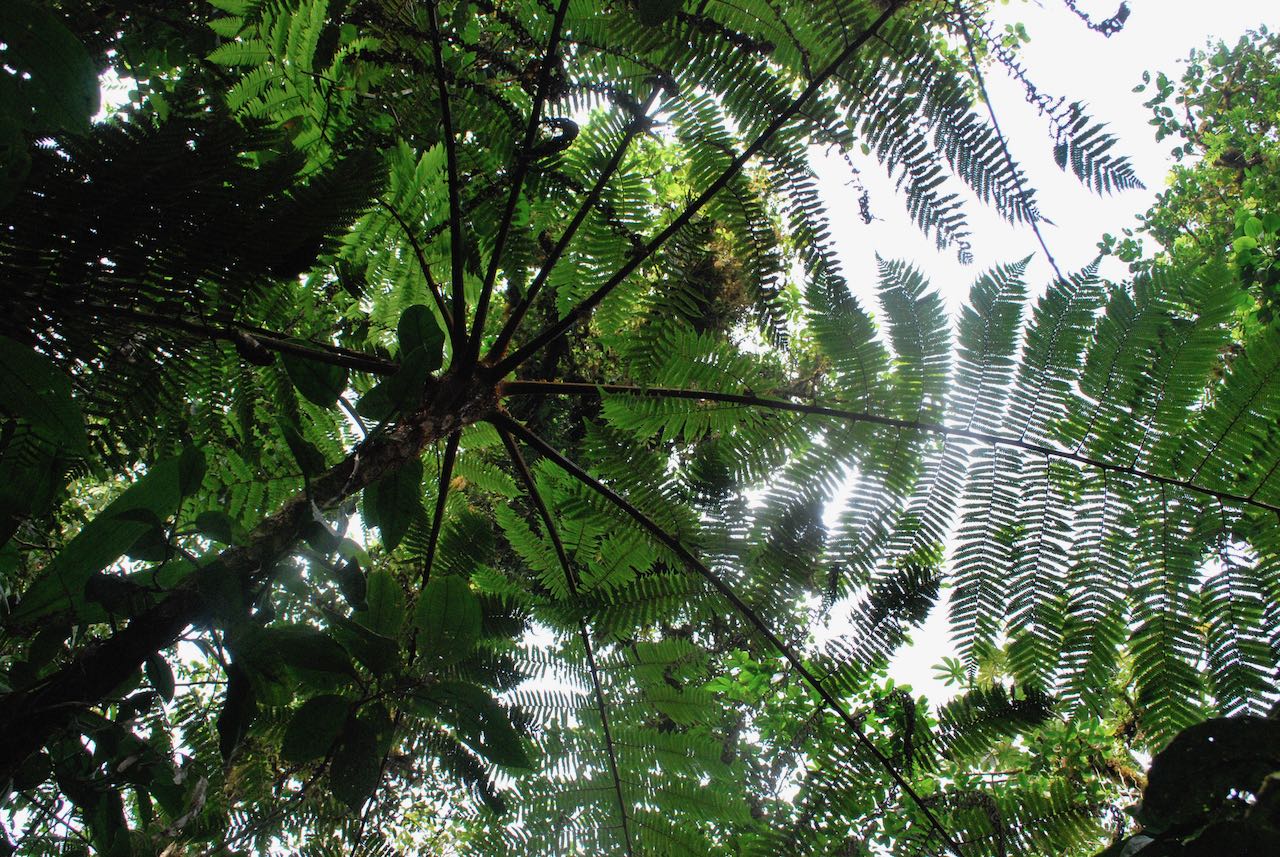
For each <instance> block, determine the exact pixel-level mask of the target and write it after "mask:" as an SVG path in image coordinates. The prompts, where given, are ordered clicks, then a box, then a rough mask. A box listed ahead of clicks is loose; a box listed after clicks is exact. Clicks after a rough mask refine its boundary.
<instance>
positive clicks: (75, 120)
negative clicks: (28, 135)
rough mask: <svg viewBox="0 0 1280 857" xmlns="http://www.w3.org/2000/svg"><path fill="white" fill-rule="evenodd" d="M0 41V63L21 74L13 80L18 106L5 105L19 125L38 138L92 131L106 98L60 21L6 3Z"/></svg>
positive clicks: (16, 1)
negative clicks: (52, 133) (0, 45)
mask: <svg viewBox="0 0 1280 857" xmlns="http://www.w3.org/2000/svg"><path fill="white" fill-rule="evenodd" d="M0 42H3V43H4V45H5V49H4V50H3V51H0V62H3V64H4V65H6V66H8V67H9V68H12V69H15V70H16V72H17V73H16V74H15V75H13V78H16V80H13V81H11V82H12V83H13V84H14V86H13V95H14V96H15V98H14V100H15V102H16V103H14V104H12V105H5V106H6V107H9V108H10V109H12V110H13V115H14V118H15V119H16V120H17V121H18V122H19V124H21V125H22V126H23V127H25V128H28V129H31V130H34V131H36V132H38V133H48V132H50V131H55V130H58V129H65V130H68V131H86V130H88V128H89V120H90V119H91V118H93V115H94V114H95V113H97V112H98V105H99V99H100V97H101V96H100V90H99V87H98V75H97V71H96V70H95V69H94V67H93V61H92V60H91V59H90V58H89V52H88V51H86V50H85V47H84V45H83V44H81V42H80V40H79V39H77V38H76V36H75V34H73V33H72V32H71V31H70V30H69V29H67V27H66V25H65V24H63V23H62V21H61V20H60V19H59V18H58V16H57V15H56V14H55V13H54V12H52V11H50V10H49V9H47V8H45V7H43V6H41V5H39V4H35V3H27V2H24V0H5V3H4V4H2V5H0ZM6 77H9V75H6ZM18 81H20V83H19V82H18Z"/></svg>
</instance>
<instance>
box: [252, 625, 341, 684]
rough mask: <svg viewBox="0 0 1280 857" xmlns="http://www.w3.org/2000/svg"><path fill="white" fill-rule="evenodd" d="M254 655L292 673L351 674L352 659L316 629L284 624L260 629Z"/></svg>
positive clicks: (334, 642)
mask: <svg viewBox="0 0 1280 857" xmlns="http://www.w3.org/2000/svg"><path fill="white" fill-rule="evenodd" d="M254 650H255V652H254V656H255V658H260V657H263V656H267V655H270V656H273V657H275V658H278V659H279V660H280V661H282V662H283V663H285V664H286V665H287V666H289V667H291V668H293V669H295V670H304V671H309V672H321V673H334V674H337V675H353V674H354V672H355V670H354V667H352V665H351V658H350V657H349V656H348V655H347V653H346V650H345V649H343V648H342V646H340V645H338V642H337V641H336V640H334V639H333V638H332V637H330V636H329V635H328V634H325V633H324V632H323V631H317V630H316V629H315V628H308V627H306V626H305V625H283V626H276V627H272V628H264V629H262V632H261V634H260V635H259V636H258V637H257V638H256V639H255V641H254Z"/></svg>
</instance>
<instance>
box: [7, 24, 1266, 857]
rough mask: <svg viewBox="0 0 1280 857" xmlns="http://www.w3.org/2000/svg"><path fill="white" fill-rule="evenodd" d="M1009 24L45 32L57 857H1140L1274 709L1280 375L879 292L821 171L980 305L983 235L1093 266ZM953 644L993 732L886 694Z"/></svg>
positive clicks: (32, 221)
mask: <svg viewBox="0 0 1280 857" xmlns="http://www.w3.org/2000/svg"><path fill="white" fill-rule="evenodd" d="M986 5H987V4H985V3H980V2H954V3H952V2H893V0H890V2H869V1H868V2H848V0H838V1H837V0H833V2H823V1H822V0H819V2H810V3H803V4H792V3H785V2H772V0H751V2H748V3H745V4H729V3H717V2H704V3H698V4H695V3H685V4H682V3H679V2H650V0H642V2H639V3H628V2H624V3H617V4H609V3H596V2H592V0H548V2H489V0H479V2H459V3H454V2H442V3H439V4H432V3H410V2H399V0H350V2H340V0H281V2H253V0H212V2H210V3H205V2H203V0H202V2H194V0H193V2H189V3H180V4H163V5H162V6H161V5H156V6H154V7H153V6H151V5H149V4H144V3H92V4H91V3H81V2H74V0H68V2H61V3H55V4H42V5H35V4H27V3H25V2H24V3H21V4H19V5H18V8H19V9H20V11H19V12H18V14H17V17H15V16H14V14H13V13H11V12H4V13H3V17H2V18H0V23H3V25H4V27H5V30H4V32H3V34H2V35H3V39H2V40H3V41H4V43H5V44H6V45H7V47H6V49H5V50H6V56H5V63H6V65H7V66H9V67H11V68H14V69H16V70H17V71H18V72H26V73H27V76H25V77H24V76H22V75H21V74H8V73H6V76H5V77H3V78H0V81H3V84H4V86H5V87H6V88H5V89H2V90H0V95H3V96H4V98H5V100H4V101H3V102H0V103H2V104H3V105H4V109H5V111H6V112H5V113H4V115H3V117H2V118H3V122H4V124H3V125H0V131H3V134H4V136H3V138H0V140H2V141H3V143H4V145H5V146H6V147H8V148H7V151H9V150H11V151H13V152H15V153H17V154H16V155H15V157H14V158H13V159H12V164H13V167H12V168H11V169H9V170H7V171H6V173H5V175H4V176H3V182H4V183H3V185H2V186H0V202H2V203H3V206H4V207H3V208H0V219H2V220H3V224H4V229H3V233H2V236H3V237H0V276H2V277H3V283H2V285H3V294H4V298H3V300H4V307H3V308H4V312H3V313H2V314H0V318H3V321H0V334H2V335H3V338H0V351H2V352H3V358H4V359H3V367H4V368H3V370H2V374H0V415H2V416H3V418H4V424H3V434H2V435H0V456H2V457H0V469H2V470H3V475H4V478H3V479H2V480H0V521H2V522H3V523H2V524H0V528H2V531H0V537H2V538H4V539H5V540H6V542H5V544H4V547H3V549H2V552H0V569H2V570H3V573H4V585H5V588H6V594H7V595H8V596H9V597H8V598H7V599H6V602H5V617H4V630H3V634H2V635H0V656H2V657H3V669H4V677H3V681H4V685H3V687H0V780H2V781H4V782H5V783H7V792H6V794H7V797H6V801H7V802H6V803H5V804H4V807H5V813H4V818H5V819H6V823H7V824H8V826H9V827H8V830H9V831H13V832H15V833H18V834H20V838H21V839H22V843H21V851H22V853H29V854H44V853H64V851H63V850H62V849H64V848H68V847H70V848H75V849H80V850H81V851H83V850H86V849H88V850H92V851H93V852H94V853H100V854H107V855H129V854H135V853H136V854H144V853H166V854H170V855H177V854H202V853H243V852H253V851H267V850H271V849H276V850H281V851H284V850H289V851H298V852H301V853H308V854H330V853H350V854H391V853H402V852H409V853H440V854H454V853H459V854H460V853H468V854H472V853H473V854H485V855H500V854H506V853H511V854H571V853H584V854H586V853H590V854H595V853H608V854H626V855H641V854H651V855H675V854H698V855H707V854H714V855H721V854H724V855H729V854H734V855H747V854H762V855H763V854H789V855H790V854H796V855H799V854H864V853H872V851H871V849H872V848H879V849H889V850H891V851H892V852H893V853H900V854H943V853H951V854H957V855H962V857H970V855H978V854H993V855H1010V854H1024V853H1045V854H1048V853H1054V854H1062V853H1091V851H1093V850H1097V848H1099V847H1101V846H1102V845H1104V844H1105V843H1106V841H1107V836H1108V835H1111V834H1114V835H1115V836H1116V837H1117V838H1118V837H1119V836H1120V835H1121V834H1122V833H1124V832H1125V830H1124V826H1123V824H1122V823H1121V824H1119V825H1117V824H1116V823H1115V822H1116V815H1117V814H1116V812H1115V806H1116V805H1117V802H1118V801H1120V800H1122V799H1123V798H1125V797H1131V796H1132V795H1133V794H1134V793H1135V790H1136V788H1137V787H1138V786H1139V785H1140V784H1141V775H1140V774H1138V773H1137V771H1136V770H1133V769H1132V766H1131V765H1129V764H1128V762H1129V760H1130V759H1131V757H1130V755H1129V751H1130V749H1131V748H1137V749H1158V748H1160V747H1163V746H1164V745H1165V744H1166V743H1167V742H1168V741H1169V739H1171V738H1172V737H1173V736H1174V735H1175V734H1176V733H1178V732H1179V731H1180V730H1182V729H1184V728H1185V727H1188V726H1190V725H1192V724H1194V723H1196V722H1197V721H1200V720H1202V719H1204V717H1205V716H1207V715H1208V714H1210V713H1212V712H1218V713H1222V714H1254V715H1256V714H1261V713H1263V712H1264V711H1265V707H1266V705H1267V704H1268V701H1269V700H1270V697H1271V695H1272V693H1273V691H1272V688H1271V686H1270V684H1269V683H1268V681H1269V676H1270V675H1271V674H1272V673H1273V671H1274V669H1275V667H1276V661H1277V658H1276V652H1277V651H1278V647H1280V638H1277V637H1276V636H1275V634H1276V630H1275V629H1277V628H1280V615H1277V612H1276V611H1277V609H1280V608H1278V607H1277V605H1280V545H1278V543H1277V542H1278V540H1280V526H1278V521H1280V518H1278V516H1280V477H1276V476H1275V470H1276V469H1277V463H1280V439H1278V438H1277V431H1278V430H1277V425H1280V385H1278V384H1277V383H1276V381H1275V378H1276V375H1277V371H1278V370H1280V339H1277V337H1276V332H1275V329H1274V328H1273V327H1270V326H1267V325H1265V324H1252V325H1250V326H1248V327H1247V328H1243V327H1242V326H1241V324H1240V318H1241V313H1243V312H1246V311H1247V310H1249V309H1250V307H1251V301H1252V298H1250V297H1249V295H1248V293H1247V292H1244V291H1242V289H1241V286H1240V283H1239V281H1238V279H1237V277H1236V276H1235V274H1234V273H1233V271H1232V269H1229V268H1228V267H1226V266H1223V265H1217V266H1215V265H1212V264H1204V265H1200V266H1196V267H1194V268H1181V269H1179V268H1168V267H1161V266H1150V267H1149V268H1145V269H1143V270H1141V271H1139V272H1138V273H1136V274H1135V276H1134V277H1133V278H1132V280H1130V281H1128V282H1122V283H1112V282H1108V281H1106V280H1104V279H1101V278H1100V277H1099V275H1098V272H1097V270H1095V269H1093V268H1090V269H1086V270H1084V271H1081V272H1076V273H1070V274H1066V275H1060V276H1059V278H1057V279H1056V280H1055V281H1054V282H1053V283H1051V284H1049V285H1048V287H1047V288H1046V289H1044V290H1043V291H1041V290H1040V289H1038V288H1036V287H1035V286H1034V285H1033V284H1029V283H1028V282H1027V280H1026V277H1025V271H1026V261H1025V260H1023V261H1020V262H1012V263H1009V264H1005V265H1001V266H998V267H996V268H994V269H992V270H990V271H987V272H984V273H981V274H979V275H978V276H977V277H976V279H975V281H974V284H973V287H972V290H971V292H970V296H969V300H968V301H967V303H966V306H965V308H964V310H963V311H962V313H961V315H960V317H959V318H958V319H956V320H955V321H954V323H953V321H952V320H951V319H949V318H948V317H947V315H946V313H945V312H944V310H943V305H942V303H941V301H940V300H939V298H938V296H937V294H936V293H935V292H934V291H933V290H932V289H931V288H930V286H929V284H928V283H926V282H925V280H924V278H923V277H922V276H921V275H920V273H919V272H918V271H917V270H915V269H914V268H912V267H911V266H910V265H908V264H905V263H902V262H896V261H882V262H881V263H880V267H879V271H878V283H879V286H878V298H879V300H878V303H879V305H878V307H877V308H876V310H875V315H874V317H873V315H872V314H871V312H870V311H869V310H868V309H867V308H864V307H862V306H860V305H859V303H858V302H857V301H856V300H855V299H854V298H853V297H852V296H851V293H850V291H849V288H848V285H847V283H846V282H845V280H844V278H843V275H842V273H841V269H840V266H839V265H838V263H837V261H836V258H835V255H834V251H833V250H832V247H831V241H830V234H831V229H832V226H831V225H830V224H829V223H828V221H827V219H826V216H825V213H824V204H823V200H822V198H821V195H820V193H819V189H818V186H817V183H816V181H815V179H814V176H813V173H812V170H811V169H810V166H809V162H808V152H809V147H810V146H811V145H814V144H821V145H824V146H831V145H834V146H837V147H839V149H840V150H841V151H843V152H854V151H857V150H858V149H859V147H862V148H863V151H864V152H865V153H866V154H867V157H869V158H874V159H875V160H877V161H879V162H880V163H881V164H882V165H883V167H884V168H885V169H886V170H887V171H888V172H889V173H890V174H891V175H892V176H893V177H894V178H895V179H896V180H897V182H898V185H899V188H900V190H901V192H902V195H903V198H904V200H905V204H906V207H907V210H908V212H909V214H910V216H911V217H912V219H913V220H914V221H915V222H916V223H917V225H918V226H919V227H920V228H921V229H923V230H924V231H925V232H927V233H929V234H930V235H932V236H933V237H934V238H935V239H936V241H937V243H938V245H939V247H944V248H952V249H954V250H955V251H956V252H957V253H958V254H959V256H960V257H961V258H962V259H968V258H969V256H970V253H971V242H973V241H974V240H976V239H975V237H974V236H973V235H971V234H970V232H969V229H968V227H967V225H966V223H967V220H966V211H967V210H968V208H969V206H971V205H974V204H979V205H981V204H986V205H990V206H993V207H994V208H995V210H997V211H998V212H999V213H1000V214H1001V215H1002V216H1004V217H1005V218H1006V219H1008V220H1009V221H1010V222H1012V223H1020V224H1025V225H1027V226H1028V227H1029V228H1033V229H1034V228H1036V226H1037V223H1038V222H1039V220H1040V215H1039V213H1038V209H1037V206H1036V203H1035V200H1034V196H1033V191H1032V189H1031V188H1030V187H1029V186H1028V185H1027V183H1026V181H1025V178H1024V177H1023V175H1022V173H1021V171H1020V170H1019V168H1018V167H1017V165H1016V164H1015V163H1014V162H1013V160H1012V159H1011V158H1010V156H1009V153H1008V149H1007V147H1006V145H1005V140H1004V139H1003V137H1002V135H1001V134H1000V132H999V130H998V127H997V124H996V121H995V115H994V113H990V112H989V111H988V107H987V106H985V105H982V104H981V103H980V102H978V101H976V100H975V96H974V93H975V91H979V92H980V91H983V90H984V89H985V86H984V84H983V80H982V78H983V74H984V72H983V71H982V70H981V66H980V63H981V62H984V61H985V62H988V64H990V65H992V66H994V68H995V69H996V70H997V71H998V70H1001V69H1007V70H1008V71H1010V72H1011V73H1012V74H1014V75H1015V76H1016V77H1017V78H1018V79H1019V80H1020V81H1022V82H1023V83H1024V84H1026V85H1027V86H1028V87H1029V95H1031V94H1033V93H1036V90H1034V88H1033V87H1032V85H1031V83H1030V82H1029V81H1028V80H1027V79H1026V76H1025V74H1024V73H1023V72H1022V70H1021V66H1020V65H1018V62H1017V54H1016V51H1017V49H1018V46H1017V44H1016V41H1014V42H1010V41H1009V40H1007V39H1005V38H1003V37H1000V36H998V35H996V34H995V33H994V28H993V25H992V24H991V22H990V20H989V18H988V17H987V9H986ZM1068 6H1069V7H1070V9H1071V10H1074V11H1077V13H1078V10H1076V9H1075V5H1074V4H1068ZM1126 16H1127V7H1123V6H1122V9H1121V11H1120V12H1118V13H1117V15H1116V16H1115V17H1113V18H1111V19H1108V20H1107V21H1104V22H1102V23H1100V24H1097V25H1094V24H1090V26H1092V27H1094V28H1095V29H1098V30H1100V32H1103V33H1106V34H1110V33H1111V32H1114V31H1115V30H1116V29H1118V28H1119V27H1120V26H1121V25H1123V23H1124V21H1125V18H1126ZM36 44H39V45H45V46H46V49H45V51H44V52H43V53H42V52H41V51H40V50H36V49H33V48H32V45H36ZM107 67H110V68H112V69H114V70H115V71H117V72H118V73H120V74H121V75H126V76H127V77H128V78H129V79H130V80H131V81H132V83H131V85H132V86H134V87H135V90H134V92H133V93H132V95H131V100H130V103H129V104H128V105H127V106H126V107H124V108H123V109H122V110H121V111H119V112H118V113H117V114H116V115H115V116H114V117H113V118H111V119H109V120H108V121H106V122H102V123H99V124H93V125H90V124H89V121H88V117H89V116H90V115H91V114H92V113H93V112H94V111H95V109H96V75H97V74H98V73H99V72H101V71H102V70H104V69H105V68H107ZM81 96H83V97H81ZM90 96H92V97H90ZM1045 98H1046V99H1047V98H1048V96H1045ZM1033 100H1034V99H1033ZM1039 103H1040V106H1041V108H1042V112H1043V113H1044V114H1045V115H1046V118H1047V120H1048V123H1049V125H1050V135H1049V136H1050V139H1048V140H1047V141H1046V144H1047V145H1053V146H1055V147H1056V153H1057V155H1058V160H1059V163H1060V165H1061V166H1062V167H1063V169H1070V170H1071V171H1072V172H1073V173H1074V174H1075V175H1076V176H1077V177H1078V178H1079V179H1080V180H1081V181H1082V182H1083V183H1084V184H1085V185H1086V186H1088V187H1089V188H1091V189H1094V190H1097V191H1099V192H1112V191H1118V190H1123V189H1126V188H1131V187H1135V186H1137V179H1136V177H1135V175H1134V173H1133V170H1132V167H1131V166H1130V165H1129V164H1128V163H1127V161H1125V160H1124V159H1123V158H1119V157H1117V156H1115V155H1114V154H1111V149H1112V148H1113V145H1114V142H1115V141H1114V140H1113V139H1112V138H1110V137H1109V136H1108V135H1107V134H1106V133H1105V132H1104V131H1103V130H1102V129H1101V127H1100V126H1099V125H1097V123H1094V122H1093V121H1092V120H1089V119H1087V118H1086V117H1085V115H1084V113H1083V110H1082V109H1081V108H1080V107H1079V106H1078V105H1070V106H1069V107H1067V108H1063V107H1062V104H1063V102H1058V103H1057V105H1056V106H1053V102H1052V101H1051V100H1046V101H1043V102H1039ZM1033 294H1035V295H1038V297H1036V298H1034V299H1033V298H1032V297H1031V296H1032V295H1033ZM944 591H947V593H948V594H947V597H946V609H947V610H948V611H949V614H950V620H951V625H952V628H953V632H954V634H955V637H956V639H957V641H958V643H959V649H960V653H961V655H962V658H963V662H959V663H957V664H956V665H955V666H954V672H955V677H956V679H957V680H959V681H961V682H963V683H965V684H967V685H968V688H967V691H966V692H965V693H962V694H961V695H959V696H958V697H957V698H955V699H954V700H952V701H951V702H949V703H947V704H946V705H944V706H942V707H941V708H938V709H936V710H934V709H930V707H929V706H928V705H927V704H926V703H925V701H924V700H922V699H918V698H916V697H914V696H912V695H911V693H909V692H908V691H906V690H904V689H902V688H898V687H896V686H894V685H893V683H892V682H891V681H888V680H887V679H886V678H885V676H884V670H885V666H886V663H887V660H888V658H889V656H890V655H891V654H892V653H893V652H894V651H896V650H897V649H898V648H899V647H900V646H901V645H902V644H903V643H904V642H905V641H906V640H907V636H908V634H909V632H910V631H911V629H912V628H913V627H915V626H917V625H918V624H920V623H921V622H923V620H924V619H925V617H926V616H928V615H929V613H930V612H931V611H932V610H933V609H935V608H939V602H940V600H942V593H943V592H944ZM939 609H940V608H939ZM827 617H836V618H837V619H838V620H839V621H837V622H835V623H834V625H833V627H834V628H835V629H836V630H835V631H834V632H832V633H818V630H817V629H818V626H819V624H820V623H821V621H822V620H823V619H824V618H827ZM1269 635H1270V636H1269ZM1116 724H1119V726H1118V728H1116ZM1017 736H1022V737H1021V738H1020V739H1019V740H1017V741H1014V740H1012V739H1014V738H1015V737H1017ZM1009 768H1016V769H1014V770H1009ZM1153 776H1154V774H1153ZM7 832H8V831H7Z"/></svg>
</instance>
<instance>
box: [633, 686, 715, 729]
mask: <svg viewBox="0 0 1280 857" xmlns="http://www.w3.org/2000/svg"><path fill="white" fill-rule="evenodd" d="M645 695H646V696H647V697H648V698H649V701H650V702H652V703H653V707H654V708H656V709H658V710H659V711H661V712H662V713H663V714H665V715H667V716H668V717H670V718H671V719H672V720H674V721H675V722H676V723H678V724H679V725H681V726H697V725H698V724H700V723H705V722H707V720H708V719H709V718H710V717H711V715H713V714H714V712H715V711H716V710H717V709H716V707H715V705H714V703H713V701H712V699H711V696H710V694H708V693H706V692H705V691H702V690H698V689H697V688H691V687H687V688H685V689H683V690H676V689H675V688H673V687H670V686H668V685H657V686H655V687H652V688H649V690H648V691H646V694H645Z"/></svg>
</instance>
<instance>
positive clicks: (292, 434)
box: [280, 420, 328, 476]
mask: <svg viewBox="0 0 1280 857" xmlns="http://www.w3.org/2000/svg"><path fill="white" fill-rule="evenodd" d="M280 433H281V434H282V435H284V442H285V443H286V444H288V446H289V452H291V453H293V459H294V461H296V462H298V467H299V468H301V470H302V472H303V474H304V475H306V476H317V475H319V474H321V473H324V471H325V470H326V469H327V467H328V465H326V464H325V461H324V456H323V455H322V454H321V453H320V450H318V449H316V448H315V446H314V445H313V444H312V443H311V441H309V440H307V439H306V438H304V437H303V436H302V435H301V434H300V433H299V432H298V430H297V429H296V428H294V426H293V424H292V423H290V422H288V421H286V420H281V421H280Z"/></svg>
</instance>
